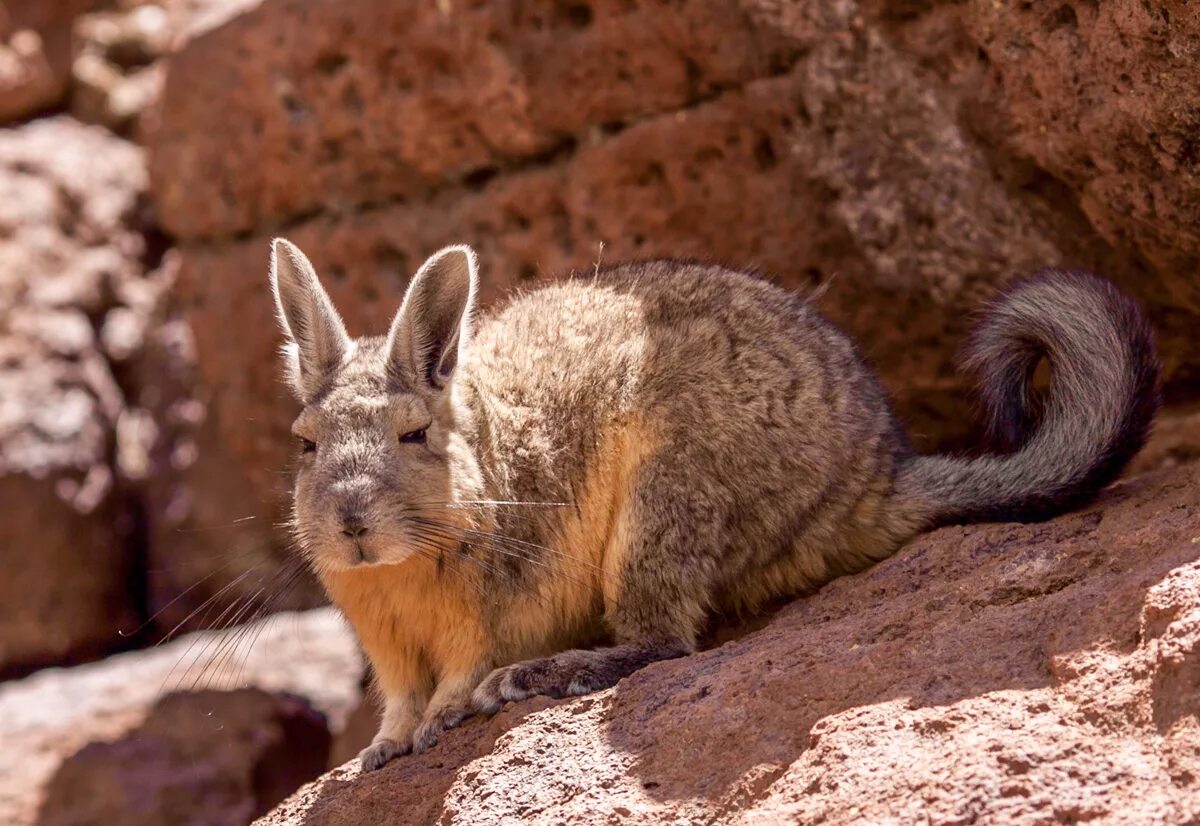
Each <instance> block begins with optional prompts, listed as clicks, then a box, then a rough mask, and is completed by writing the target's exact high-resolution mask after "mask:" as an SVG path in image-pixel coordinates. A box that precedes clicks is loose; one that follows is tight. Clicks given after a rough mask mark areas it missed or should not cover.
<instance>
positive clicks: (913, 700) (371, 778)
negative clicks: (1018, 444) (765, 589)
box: [259, 463, 1200, 826]
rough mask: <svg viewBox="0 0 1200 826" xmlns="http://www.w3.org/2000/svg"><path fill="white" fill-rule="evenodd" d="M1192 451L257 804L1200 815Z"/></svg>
mask: <svg viewBox="0 0 1200 826" xmlns="http://www.w3.org/2000/svg"><path fill="white" fill-rule="evenodd" d="M1198 711H1200V464H1198V463H1190V464H1184V465H1180V466H1177V467H1174V468H1166V469H1162V470H1157V471H1153V472H1150V473H1146V474H1143V475H1142V476H1139V477H1137V478H1135V479H1133V480H1131V481H1128V482H1124V483H1121V484H1119V485H1117V486H1116V487H1115V488H1113V489H1111V490H1110V491H1109V492H1108V493H1107V494H1106V495H1105V496H1104V497H1103V498H1102V500H1101V501H1100V502H1099V503H1097V504H1096V505H1095V506H1093V507H1092V508H1090V509H1087V510H1084V511H1080V512H1077V513H1072V514H1069V515H1066V516H1063V517H1061V518H1059V519H1055V520H1053V521H1051V522H1047V523H1044V524H1038V525H1016V524H996V525H983V526H972V527H962V528H958V527H956V528H946V529H942V530H939V531H936V532H934V533H931V534H929V535H927V536H923V537H921V538H919V539H917V540H916V541H914V542H912V543H910V544H909V545H908V546H906V547H905V548H904V549H903V550H901V552H900V553H898V554H897V555H896V556H895V557H893V558H892V559H890V560H888V561H887V562H884V563H883V564H880V565H878V566H877V567H875V568H873V569H872V570H869V571H867V572H865V573H863V574H860V575H858V576H854V577H847V578H843V579H840V580H837V581H835V582H834V583H832V584H831V585H829V586H828V587H826V588H824V589H823V590H821V591H820V592H819V593H817V594H815V595H813V596H810V597H807V598H803V599H799V600H797V601H795V602H793V603H792V604H790V605H788V606H787V607H786V608H784V609H783V610H781V611H780V612H779V613H778V614H777V615H776V616H774V617H773V618H772V619H771V621H770V622H769V623H767V624H766V625H765V626H764V627H762V628H760V629H759V630H757V631H755V632H753V633H751V634H748V635H746V636H743V637H742V638H740V639H738V640H735V641H733V642H729V643H727V644H725V645H722V646H720V647H717V648H714V649H712V650H709V651H706V652H704V653H701V654H698V655H696V656H692V657H688V658H686V659H682V660H676V661H673V662H666V663H660V664H657V665H654V666H651V667H649V668H646V669H645V670H643V671H641V672H638V673H637V674H635V675H633V676H632V677H630V678H629V679H626V680H623V681H622V682H621V683H619V684H618V685H617V686H616V687H615V688H613V689H611V690H609V691H606V692H603V693H600V694H596V695H594V696H590V697H584V698H578V699H573V700H564V701H553V700H547V699H539V700H531V701H527V702H524V703H520V704H515V705H513V704H510V705H509V706H507V707H506V708H505V709H504V710H503V711H502V712H501V713H500V714H499V715H497V716H496V717H495V718H492V719H490V720H487V721H474V722H470V723H468V724H466V725H465V726H464V727H463V728H462V729H460V730H458V731H455V732H451V733H450V734H449V735H448V736H446V737H444V738H443V740H442V743H441V744H440V745H439V746H438V747H437V748H435V749H434V750H433V751H432V752H430V753H426V754H424V755H422V756H419V757H411V758H402V759H400V760H398V761H396V762H394V763H393V764H391V765H389V766H388V767H386V768H385V769H383V770H381V771H379V772H378V773H375V774H369V775H363V774H362V773H360V771H359V769H358V766H357V762H356V761H351V762H349V763H347V764H345V765H343V766H341V767H340V768H338V769H335V770H334V771H332V772H330V773H328V774H326V775H324V776H323V777H321V778H320V779H318V780H316V781H314V782H313V783H311V784H309V785H307V786H305V787H304V788H302V789H301V790H300V791H299V792H297V793H296V794H295V795H293V796H292V797H291V798H290V799H288V800H287V801H286V802H284V803H283V804H282V805H280V806H279V807H278V808H277V809H275V810H274V811H273V812H272V813H271V814H269V815H268V816H266V817H265V818H264V819H262V820H261V821H259V822H260V823H262V824H271V826H282V824H301V823H303V824H305V825H306V826H317V824H367V823H389V824H397V823H503V822H515V821H516V820H518V819H519V820H520V821H522V822H530V823H541V824H557V823H563V824H566V823H570V824H586V823H606V824H611V823H711V822H721V823H777V822H784V821H787V822H803V823H818V822H819V823H826V824H829V823H860V822H876V823H878V822H907V823H913V822H929V823H967V822H988V823H1035V822H1036V823H1046V822H1071V823H1074V822H1080V821H1085V820H1097V819H1098V820H1104V821H1110V822H1118V821H1119V822H1126V823H1135V822H1136V823H1185V822H1195V818H1196V817H1197V813H1198V812H1200V721H1198V720H1197V712H1198Z"/></svg>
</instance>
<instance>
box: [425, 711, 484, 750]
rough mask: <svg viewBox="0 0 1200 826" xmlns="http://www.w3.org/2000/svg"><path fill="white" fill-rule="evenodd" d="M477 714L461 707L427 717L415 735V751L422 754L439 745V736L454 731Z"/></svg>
mask: <svg viewBox="0 0 1200 826" xmlns="http://www.w3.org/2000/svg"><path fill="white" fill-rule="evenodd" d="M474 713H475V712H474V711H472V710H471V709H469V708H462V707H461V706H450V707H447V708H443V709H442V710H441V711H437V712H434V713H433V714H430V715H427V716H426V717H425V719H424V720H423V721H422V722H421V725H420V726H418V727H417V733H416V734H414V735H413V751H414V752H415V753H417V754H421V753H423V752H425V751H428V750H429V749H431V748H433V747H434V746H436V745H437V742H438V735H440V734H441V733H442V732H443V731H446V730H447V729H452V728H454V727H455V726H457V725H458V724H459V723H461V722H462V721H463V720H465V719H467V718H468V717H470V716H471V715H472V714H474Z"/></svg>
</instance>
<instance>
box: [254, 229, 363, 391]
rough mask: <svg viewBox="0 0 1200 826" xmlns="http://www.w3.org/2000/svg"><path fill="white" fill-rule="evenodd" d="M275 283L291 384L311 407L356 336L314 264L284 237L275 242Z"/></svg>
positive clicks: (273, 278)
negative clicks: (348, 329)
mask: <svg viewBox="0 0 1200 826" xmlns="http://www.w3.org/2000/svg"><path fill="white" fill-rule="evenodd" d="M270 278H271V292H272V293H273V294H274V296H275V308H276V311H277V312H278V315H279V326H280V327H281V328H282V329H283V333H284V335H285V336H286V337H287V344H286V345H285V347H284V358H285V364H286V373H287V377H288V383H289V384H290V385H291V386H292V391H293V392H294V393H295V394H296V397H297V398H298V399H299V400H300V401H301V402H302V403H304V404H307V403H308V402H309V401H310V400H311V399H312V397H313V395H314V394H315V393H316V392H317V390H318V389H320V387H321V386H322V385H323V384H324V383H325V381H326V380H327V379H328V378H329V376H330V375H331V374H332V373H333V372H334V370H336V369H337V368H338V366H339V365H340V364H341V362H342V358H343V357H344V356H345V355H346V352H347V351H348V350H349V348H350V336H349V335H347V334H346V326H345V325H344V324H342V318H341V316H339V315H338V313H337V310H335V309H334V308H333V302H332V301H330V300H329V295H328V294H327V293H326V292H325V288H324V287H322V286H321V282H320V280H319V279H318V278H317V273H316V271H315V270H314V269H313V266H312V264H311V263H309V260H308V258H306V257H305V255H304V253H302V252H301V251H300V248H299V247H297V246H296V245H295V244H292V243H291V242H289V241H287V240H285V239H283V238H276V239H275V240H274V241H272V242H271V271H270Z"/></svg>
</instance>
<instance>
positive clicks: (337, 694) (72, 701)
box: [0, 609, 370, 826]
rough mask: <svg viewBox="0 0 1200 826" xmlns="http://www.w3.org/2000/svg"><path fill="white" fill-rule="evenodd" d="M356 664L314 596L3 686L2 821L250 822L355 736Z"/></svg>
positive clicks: (340, 628) (343, 631)
mask: <svg viewBox="0 0 1200 826" xmlns="http://www.w3.org/2000/svg"><path fill="white" fill-rule="evenodd" d="M251 635H253V636H251ZM222 640H225V642H224V644H223V643H222ZM251 640H253V643H251ZM239 641H240V642H239ZM362 669H363V661H362V658H361V656H360V654H359V651H358V646H357V643H356V642H355V640H354V638H353V636H352V635H351V634H350V632H349V630H348V629H347V628H346V626H345V623H344V622H343V621H342V619H341V617H340V616H339V615H337V614H336V613H335V612H333V611H332V610H330V609H324V610H320V611H315V612H310V613H307V614H280V615H277V616H276V617H274V618H272V619H271V620H269V621H268V622H267V623H266V624H265V625H260V626H251V627H248V628H247V631H246V632H245V633H244V634H242V635H239V636H237V637H234V636H230V637H222V636H221V635H220V634H216V633H207V634H199V635H193V636H189V637H184V638H182V639H180V640H177V641H175V642H172V643H170V644H167V645H164V646H162V647H160V648H156V649H153V650H150V651H139V652H130V653H126V654H119V655H117V656H114V657H111V658H109V659H107V660H104V661H103V662H98V663H91V664H88V665H82V666H77V667H74V668H69V669H46V670H43V671H41V672H39V673H37V674H35V675H33V676H31V677H27V678H25V679H23V680H18V681H15V682H9V683H5V684H3V685H0V740H2V741H3V742H4V748H3V749H2V750H0V778H2V780H0V822H3V823H5V824H14V826H25V824H33V823H34V822H38V823H42V824H47V823H102V822H103V823H113V824H118V823H119V824H124V823H138V824H143V823H146V824H149V823H169V824H177V823H245V822H248V821H249V820H250V819H251V818H252V817H253V816H254V815H255V814H256V813H261V811H262V807H263V806H267V805H269V804H270V803H271V802H274V801H276V800H278V799H280V798H281V797H282V796H284V795H286V794H287V793H289V792H290V791H292V790H293V789H294V788H295V787H296V786H297V785H299V784H300V783H302V782H304V780H306V779H308V778H309V777H312V776H313V775H315V774H316V773H318V772H319V771H320V770H321V769H322V768H323V767H324V761H325V759H326V757H327V755H328V754H329V752H330V748H331V742H332V741H331V738H333V737H336V738H337V740H338V741H341V742H342V746H341V747H342V748H347V749H348V748H353V747H354V746H356V745H357V746H358V747H360V748H361V747H362V745H364V743H363V742H360V741H359V740H355V738H356V737H357V738H359V739H361V735H358V734H356V733H355V732H353V731H348V721H349V720H350V718H351V715H352V712H353V710H354V709H355V708H356V706H357V705H358V704H359V702H360V699H361V691H360V688H359V686H360V683H361V678H362V677H361V675H362ZM235 688H236V689H239V690H229V689H235ZM194 689H200V690H199V691H195V690H194ZM173 692H179V693H173ZM369 737H370V735H369V734H368V735H367V738H368V739H369ZM352 741H353V742H352Z"/></svg>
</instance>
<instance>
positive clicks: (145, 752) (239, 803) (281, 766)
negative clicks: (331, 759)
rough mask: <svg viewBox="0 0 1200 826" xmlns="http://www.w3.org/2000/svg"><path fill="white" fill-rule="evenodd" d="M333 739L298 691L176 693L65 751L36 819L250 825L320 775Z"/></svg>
mask: <svg viewBox="0 0 1200 826" xmlns="http://www.w3.org/2000/svg"><path fill="white" fill-rule="evenodd" d="M214 720H219V721H220V725H219V726H215V725H214V724H213V723H214ZM330 740H331V738H330V734H329V730H328V729H327V728H326V726H325V720H324V718H323V717H321V715H320V714H319V713H317V712H316V711H314V710H313V709H312V708H311V707H310V706H309V705H308V704H307V703H305V702H304V701H302V700H299V699H297V698H294V697H287V696H284V695H274V694H267V693H265V692H263V691H259V690H257V689H239V690H237V691H230V692H217V691H201V692H197V693H194V694H171V695H168V696H167V697H164V698H163V699H162V700H160V701H159V702H158V703H157V704H156V705H155V706H154V708H153V709H151V711H150V713H149V714H148V715H147V717H146V719H145V721H144V722H143V723H142V724H141V725H140V726H138V727H137V728H136V729H134V730H133V731H131V732H129V733H128V734H126V735H125V736H124V737H121V738H120V739H118V740H115V741H113V742H111V743H91V744H89V745H87V746H85V747H84V748H82V749H80V750H79V751H78V752H76V753H75V754H73V755H72V756H71V757H69V758H67V759H66V760H65V761H64V762H63V764H62V766H60V767H59V769H58V771H57V772H56V773H55V775H54V779H53V780H52V781H51V783H50V785H49V787H48V788H47V789H46V797H45V802H44V803H43V805H42V808H41V811H39V812H38V822H40V823H122V822H136V823H139V824H157V823H161V824H163V825H164V826H167V825H168V824H170V826H174V824H184V823H196V824H200V823H245V822H248V821H249V820H252V819H253V818H254V817H255V816H257V815H261V814H265V813H266V812H268V811H270V810H271V808H272V807H273V806H274V805H275V804H276V803H278V802H279V801H280V800H282V799H283V798H284V797H286V796H287V795H288V794H289V793H290V792H291V791H292V790H294V789H295V788H296V787H298V786H300V785H301V784H303V783H305V782H306V781H308V780H311V779H312V778H314V777H316V776H317V775H318V774H320V773H321V772H322V770H323V769H324V768H325V758H326V756H327V755H328V753H329V745H330Z"/></svg>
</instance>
